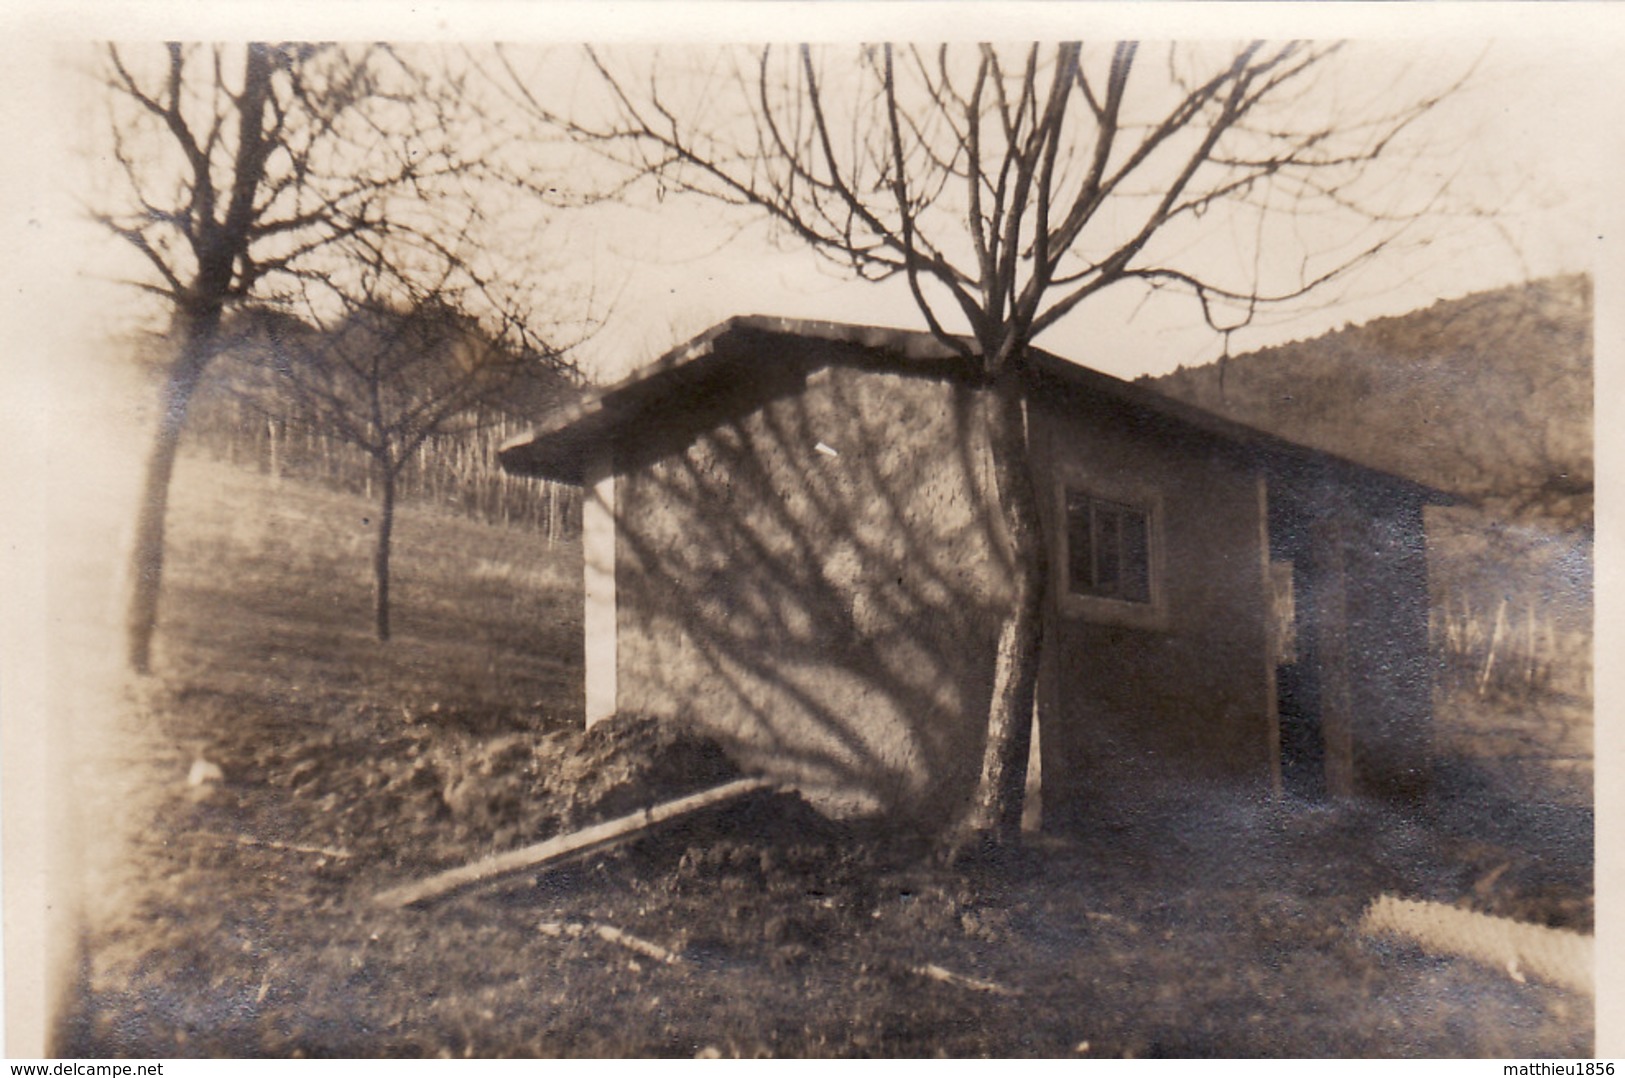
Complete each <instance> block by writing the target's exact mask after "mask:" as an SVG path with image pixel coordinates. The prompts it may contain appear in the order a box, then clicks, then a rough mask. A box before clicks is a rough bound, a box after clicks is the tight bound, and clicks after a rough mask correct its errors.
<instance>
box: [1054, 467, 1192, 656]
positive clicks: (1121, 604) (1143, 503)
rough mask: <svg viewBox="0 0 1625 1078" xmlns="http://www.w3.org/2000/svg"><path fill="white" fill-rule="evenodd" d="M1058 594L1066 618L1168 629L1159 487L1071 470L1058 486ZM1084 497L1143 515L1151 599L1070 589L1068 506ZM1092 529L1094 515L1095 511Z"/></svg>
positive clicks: (1065, 473)
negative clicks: (1127, 597) (1103, 477)
mask: <svg viewBox="0 0 1625 1078" xmlns="http://www.w3.org/2000/svg"><path fill="white" fill-rule="evenodd" d="M1054 486H1055V491H1054V503H1053V504H1054V511H1055V546H1054V553H1055V558H1056V561H1055V567H1056V569H1057V572H1055V573H1054V577H1055V583H1056V589H1055V590H1056V593H1057V599H1058V605H1059V608H1060V612H1061V614H1062V615H1063V616H1066V617H1069V618H1076V619H1079V620H1082V621H1091V622H1098V623H1101V624H1107V625H1123V626H1128V627H1131V628H1139V629H1165V628H1167V627H1168V605H1167V588H1166V581H1165V572H1164V562H1163V538H1162V532H1163V499H1162V493H1161V491H1159V490H1158V489H1156V488H1155V487H1153V486H1151V485H1149V484H1146V483H1139V482H1132V481H1124V480H1110V479H1101V478H1100V477H1098V476H1093V475H1086V474H1083V473H1081V472H1077V471H1072V470H1067V471H1063V472H1062V473H1061V474H1060V475H1058V476H1057V478H1056V482H1055V484H1054ZM1075 497H1084V498H1088V499H1090V500H1091V501H1092V502H1103V503H1106V504H1107V505H1112V506H1120V507H1122V508H1125V509H1129V510H1132V511H1137V512H1141V513H1143V514H1145V530H1146V575H1147V581H1146V584H1147V591H1148V593H1149V596H1150V597H1149V599H1148V600H1147V601H1140V600H1135V599H1123V598H1117V597H1114V596H1106V595H1088V594H1083V593H1080V592H1075V591H1073V590H1072V534H1071V531H1072V529H1071V515H1070V512H1069V504H1068V503H1069V502H1070V501H1071V500H1072V499H1073V498H1075ZM1090 519H1091V527H1093V526H1094V524H1093V520H1094V515H1093V513H1092V512H1091V515H1090Z"/></svg>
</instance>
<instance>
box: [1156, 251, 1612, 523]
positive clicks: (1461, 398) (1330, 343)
mask: <svg viewBox="0 0 1625 1078" xmlns="http://www.w3.org/2000/svg"><path fill="white" fill-rule="evenodd" d="M1591 323H1592V288H1591V280H1590V278H1589V277H1587V276H1570V277H1558V278H1551V279H1547V280H1541V281H1533V282H1529V283H1526V284H1522V285H1516V286H1512V287H1508V288H1504V289H1499V290H1496V291H1491V292H1481V293H1477V294H1474V295H1470V296H1466V297H1463V298H1461V299H1452V300H1441V301H1440V302H1438V303H1435V304H1434V305H1432V306H1431V307H1427V308H1425V309H1423V310H1419V311H1414V312H1412V313H1410V314H1405V315H1398V316H1395V317H1391V318H1382V319H1377V320H1375V321H1372V322H1368V323H1366V324H1364V325H1360V326H1353V327H1349V328H1346V329H1343V330H1339V331H1337V332H1334V333H1329V334H1327V335H1325V336H1322V337H1318V338H1316V339H1314V340H1310V341H1303V342H1296V343H1292V344H1286V345H1281V346H1279V347H1275V348H1268V349H1264V350H1262V351H1258V352H1253V353H1250V354H1248V355H1244V356H1237V357H1234V358H1231V359H1229V360H1225V361H1221V362H1218V363H1214V364H1209V365H1207V366H1204V367H1195V368H1190V369H1186V368H1181V369H1179V370H1177V371H1175V372H1174V373H1172V374H1168V375H1165V376H1163V377H1161V378H1157V379H1147V380H1144V381H1147V382H1148V383H1149V384H1150V385H1151V386H1153V387H1154V388H1156V389H1157V390H1159V391H1161V392H1163V393H1166V394H1168V395H1169V396H1172V397H1176V398H1178V399H1181V400H1185V401H1189V402H1190V403H1193V404H1197V405H1200V406H1202V407H1204V408H1208V409H1210V410H1213V411H1216V412H1219V413H1221V414H1224V415H1227V416H1229V417H1231V418H1233V419H1237V420H1240V421H1241V422H1244V423H1248V424H1250V425H1252V426H1256V427H1260V428H1263V429H1265V430H1269V431H1272V432H1274V433H1277V434H1280V435H1282V436H1284V437H1287V438H1291V439H1293V440H1295V441H1300V442H1304V443H1306V444H1309V445H1313V446H1316V447H1318V448H1322V449H1325V450H1328V451H1330V452H1334V453H1338V454H1340V455H1343V456H1347V457H1350V458H1353V459H1355V460H1358V461H1360V462H1362V463H1366V464H1370V465H1373V466H1375V467H1378V468H1382V469H1385V470H1388V471H1393V472H1397V473H1399V474H1401V475H1405V476H1409V477H1411V478H1414V479H1418V480H1421V481H1423V482H1426V483H1429V484H1431V485H1434V486H1437V487H1440V488H1442V489H1444V490H1448V491H1451V492H1452V493H1456V494H1460V495H1463V496H1465V497H1467V498H1468V499H1469V500H1471V501H1475V502H1484V503H1487V504H1488V506H1489V507H1491V508H1494V509H1496V510H1498V511H1499V512H1501V513H1504V514H1507V515H1511V516H1515V517H1517V516H1527V515H1535V516H1543V517H1547V518H1555V519H1556V520H1558V521H1560V522H1563V523H1567V524H1581V525H1583V524H1587V523H1589V521H1590V518H1591V496H1592V495H1591V492H1592V481H1593V474H1594V473H1593V457H1592V433H1591V432H1592V389H1591V386H1592V330H1591Z"/></svg>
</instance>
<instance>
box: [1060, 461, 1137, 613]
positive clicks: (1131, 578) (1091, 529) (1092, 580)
mask: <svg viewBox="0 0 1625 1078" xmlns="http://www.w3.org/2000/svg"><path fill="white" fill-rule="evenodd" d="M1066 568H1067V591H1068V592H1069V593H1070V594H1072V595H1082V596H1088V597H1090V598H1095V599H1114V600H1117V601H1119V602H1126V603H1142V604H1147V605H1149V604H1150V603H1151V601H1152V595H1151V513H1150V510H1149V509H1148V508H1146V507H1144V506H1138V505H1129V504H1127V503H1126V502H1117V501H1108V500H1106V499H1104V498H1097V497H1094V496H1093V495H1091V494H1086V493H1084V492H1082V491H1079V490H1072V489H1068V490H1067V492H1066Z"/></svg>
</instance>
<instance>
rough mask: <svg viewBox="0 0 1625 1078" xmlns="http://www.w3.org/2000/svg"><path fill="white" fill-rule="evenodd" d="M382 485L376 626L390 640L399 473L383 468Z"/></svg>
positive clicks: (376, 559) (376, 557)
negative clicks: (391, 567)
mask: <svg viewBox="0 0 1625 1078" xmlns="http://www.w3.org/2000/svg"><path fill="white" fill-rule="evenodd" d="M378 481H379V489H380V491H381V496H380V499H379V509H378V548H377V550H376V551H375V552H374V554H373V560H372V569H373V582H374V590H373V595H374V606H373V615H374V624H375V626H376V627H377V630H378V639H380V640H388V639H389V544H390V539H391V537H392V536H393V534H394V531H395V472H394V470H393V469H392V468H390V467H389V466H388V465H385V464H380V465H379V468H378Z"/></svg>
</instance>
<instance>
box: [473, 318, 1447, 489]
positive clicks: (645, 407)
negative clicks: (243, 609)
mask: <svg viewBox="0 0 1625 1078" xmlns="http://www.w3.org/2000/svg"><path fill="white" fill-rule="evenodd" d="M967 343H968V342H967ZM830 345H834V346H835V347H833V348H832V347H829V346H830ZM835 363H841V364H847V365H851V366H858V367H865V368H872V369H883V370H891V371H901V372H907V373H914V374H920V375H935V376H938V377H945V378H959V379H967V380H968V379H971V378H973V377H974V376H975V374H974V370H973V368H972V366H971V364H970V363H969V362H968V361H967V360H966V359H965V356H964V354H963V352H961V351H960V350H958V349H955V348H953V347H950V346H949V345H948V344H946V343H944V342H943V341H942V340H940V339H938V338H937V337H935V336H934V335H932V334H930V333H923V332H920V331H916V330H903V329H894V328H888V327H881V326H864V325H851V324H847V323H840V322H821V321H809V320H801V319H791V318H777V317H772V316H766V315H745V316H740V317H736V318H730V319H729V320H728V321H726V322H723V323H721V324H719V325H717V326H714V327H712V328H711V329H709V330H707V331H706V332H704V333H702V334H700V335H699V336H698V337H695V338H694V339H693V340H691V341H689V342H688V343H686V344H683V345H680V346H678V347H677V348H674V349H672V350H671V351H669V352H667V353H666V354H665V355H663V356H661V357H660V358H659V359H657V360H655V361H654V362H653V363H651V364H649V365H648V366H646V367H644V368H642V369H641V370H639V371H637V372H636V373H634V374H633V375H631V376H630V377H628V378H626V379H625V380H623V381H621V382H618V383H616V384H614V385H611V386H608V387H604V388H595V389H588V390H584V391H582V393H581V394H580V395H579V396H578V397H576V398H575V399H574V400H572V401H571V402H569V403H567V404H565V405H563V406H561V407H560V408H558V409H557V410H555V411H554V412H553V413H552V414H550V415H549V416H547V417H546V418H545V419H544V420H543V421H542V422H541V423H540V424H538V425H537V426H536V427H534V428H532V429H531V430H530V431H528V432H526V433H524V434H521V435H518V436H516V437H514V438H512V439H510V440H509V441H507V442H506V443H504V444H503V446H502V447H501V449H500V450H499V454H498V455H499V459H500V460H501V462H502V466H503V468H504V469H505V470H507V471H509V472H511V473H514V474H517V475H530V476H537V477H540V478H545V479H551V480H554V481H556V482H564V483H575V484H579V483H581V482H582V478H583V475H584V474H585V471H586V467H587V462H588V461H589V460H590V459H592V458H593V457H594V456H595V455H596V454H599V453H602V452H604V451H605V450H607V449H610V448H612V447H613V446H614V445H615V443H616V442H617V441H619V440H621V439H623V438H626V437H636V436H638V434H639V433H640V432H641V431H644V430H646V429H648V428H650V427H651V426H654V425H659V424H667V425H669V424H670V423H671V422H672V421H673V420H672V418H671V417H672V416H673V415H674V414H679V413H685V412H690V413H691V412H694V411H695V408H694V406H695V405H696V404H697V403H699V402H703V401H705V400H706V399H707V398H709V397H712V396H717V395H722V394H724V393H731V394H736V395H737V394H739V393H740V392H741V386H742V385H743V386H745V389H744V391H743V395H744V398H745V399H752V396H751V394H752V393H753V392H754V393H755V394H756V396H755V398H754V399H756V400H758V401H760V400H766V399H769V397H770V396H771V394H772V393H774V392H781V391H783V389H784V388H785V387H786V386H790V385H794V384H797V383H798V380H800V379H804V378H805V377H806V375H808V374H810V373H811V372H812V371H813V370H815V369H817V368H818V367H821V366H828V365H830V364H835ZM1027 370H1028V374H1029V377H1031V378H1033V379H1035V380H1036V381H1038V382H1040V383H1042V382H1049V383H1050V384H1051V385H1052V386H1055V387H1058V388H1063V389H1066V390H1069V391H1072V392H1079V393H1084V394H1087V395H1089V396H1092V397H1096V398H1100V399H1103V400H1107V401H1110V402H1113V403H1115V404H1116V405H1117V406H1119V407H1122V408H1124V409H1127V410H1129V411H1132V412H1134V413H1137V414H1139V415H1142V416H1145V417H1148V418H1150V419H1152V420H1154V421H1156V422H1159V423H1164V424H1169V425H1172V426H1175V427H1178V428H1180V429H1182V430H1184V431H1188V432H1194V433H1198V434H1201V435H1203V436H1205V437H1207V438H1210V439H1213V440H1215V441H1217V442H1221V443H1225V444H1228V445H1230V446H1232V447H1235V448H1237V449H1239V450H1242V451H1244V452H1246V453H1247V455H1249V456H1250V457H1253V458H1255V459H1259V460H1262V461H1263V462H1265V464H1266V466H1270V467H1277V466H1289V467H1302V466H1305V465H1310V466H1313V467H1315V468H1317V469H1319V468H1324V469H1329V470H1331V471H1333V472H1338V473H1345V474H1347V475H1348V476H1349V477H1351V478H1360V479H1362V480H1364V481H1365V482H1372V481H1375V482H1379V483H1381V484H1382V485H1384V486H1385V487H1391V488H1393V489H1394V490H1395V492H1396V493H1403V494H1406V495H1409V496H1412V497H1416V498H1418V499H1420V500H1421V501H1423V502H1426V503H1428V504H1435V505H1447V504H1451V503H1453V502H1454V501H1455V500H1456V499H1455V498H1454V497H1453V496H1451V495H1449V494H1447V493H1445V492H1443V491H1440V490H1437V489H1435V488H1433V487H1430V486H1427V485H1426V484H1423V483H1418V482H1416V481H1414V480H1411V479H1407V478H1404V477H1401V476H1396V475H1393V474H1391V473H1387V472H1383V471H1380V470H1378V469H1374V468H1369V467H1366V466H1365V465H1362V464H1358V463H1356V462H1354V461H1351V460H1348V459H1346V458H1343V457H1339V456H1337V455H1336V454H1333V453H1328V452H1326V451H1324V450H1321V449H1316V448H1314V447H1311V446H1306V445H1303V444H1301V443H1298V442H1293V441H1289V440H1287V439H1285V438H1281V437H1278V436H1276V435H1273V434H1270V433H1268V432H1267V431H1263V430H1259V429H1258V428H1256V427H1250V426H1248V425H1246V424H1244V423H1238V422H1236V421H1234V420H1231V419H1227V418H1225V417H1224V416H1221V415H1218V414H1216V413H1214V412H1210V411H1207V410H1206V409H1203V408H1199V407H1197V406H1195V405H1192V404H1187V403H1185V402H1184V401H1179V400H1175V399H1173V398H1171V397H1168V396H1166V395H1164V394H1162V393H1158V392H1157V391H1156V390H1154V389H1151V388H1150V387H1148V386H1145V385H1138V384H1135V383H1133V382H1126V381H1124V380H1122V379H1121V378H1114V377H1113V376H1111V375H1109V374H1103V373H1101V372H1100V371H1096V370H1091V369H1090V368H1088V367H1084V366H1080V365H1079V364H1077V363H1073V362H1071V361H1070V360H1066V359H1062V358H1061V357H1059V356H1055V355H1052V354H1050V353H1048V352H1044V351H1041V350H1039V349H1031V350H1029V352H1028V357H1027Z"/></svg>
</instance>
